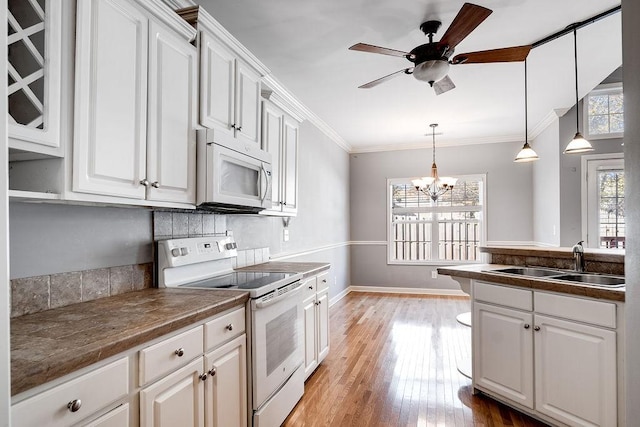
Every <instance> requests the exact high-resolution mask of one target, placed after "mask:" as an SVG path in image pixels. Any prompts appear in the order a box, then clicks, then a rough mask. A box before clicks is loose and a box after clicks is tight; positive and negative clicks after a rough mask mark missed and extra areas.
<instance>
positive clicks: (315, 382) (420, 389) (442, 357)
mask: <svg viewBox="0 0 640 427" xmlns="http://www.w3.org/2000/svg"><path fill="white" fill-rule="evenodd" d="M469 308H470V307H469V300H468V299H465V298H458V297H431V296H416V295H392V294H373V293H350V294H349V295H347V296H346V297H345V298H343V299H342V300H341V301H339V302H338V303H336V304H335V305H334V306H333V307H331V313H330V334H331V335H330V340H331V344H330V346H331V349H330V351H329V355H328V356H327V358H326V359H325V360H324V362H323V363H322V364H321V365H320V366H319V367H318V369H317V370H316V371H315V372H314V373H313V374H312V375H311V376H310V377H309V379H308V380H307V382H306V384H305V394H304V396H303V397H302V399H301V400H300V402H298V405H297V406H296V407H295V408H294V410H293V412H292V413H291V414H290V415H289V417H288V418H287V420H285V422H284V426H445V427H450V426H514V427H518V426H544V425H545V424H543V423H541V422H539V421H536V420H534V419H532V418H530V417H528V416H526V415H524V414H521V413H519V412H517V411H514V410H512V409H510V408H508V407H506V406H504V405H502V404H500V403H497V402H495V401H494V400H492V399H489V398H487V397H485V396H473V395H472V394H471V381H470V380H468V379H467V378H465V377H464V376H462V375H461V374H460V373H459V372H458V371H457V363H458V361H461V360H464V359H465V358H468V357H469V356H470V355H471V330H470V328H467V327H465V326H462V325H460V324H458V323H457V322H456V320H455V318H456V315H458V314H459V313H461V312H464V311H469Z"/></svg>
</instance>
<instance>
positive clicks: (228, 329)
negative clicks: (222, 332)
mask: <svg viewBox="0 0 640 427" xmlns="http://www.w3.org/2000/svg"><path fill="white" fill-rule="evenodd" d="M225 329H226V330H227V331H233V323H229V324H228V325H227V326H225Z"/></svg>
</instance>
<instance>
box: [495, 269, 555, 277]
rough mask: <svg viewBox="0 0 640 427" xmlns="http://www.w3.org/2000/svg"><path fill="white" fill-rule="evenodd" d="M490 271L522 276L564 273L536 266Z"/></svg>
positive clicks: (545, 275)
mask: <svg viewBox="0 0 640 427" xmlns="http://www.w3.org/2000/svg"><path fill="white" fill-rule="evenodd" d="M487 271H488V272H489V273H507V274H519V275H521V276H534V277H549V276H557V275H558V274H563V272H562V271H558V270H548V269H546V268H534V267H510V268H500V269H497V270H487Z"/></svg>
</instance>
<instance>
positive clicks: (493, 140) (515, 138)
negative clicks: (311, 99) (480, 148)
mask: <svg viewBox="0 0 640 427" xmlns="http://www.w3.org/2000/svg"><path fill="white" fill-rule="evenodd" d="M521 141H522V135H503V136H489V137H482V138H461V139H451V140H445V141H438V147H439V148H443V147H460V146H464V145H481V144H501V143H505V142H513V143H515V142H520V143H522V142H521ZM423 148H431V143H430V142H416V143H407V144H385V145H369V146H364V147H355V148H352V149H351V151H350V153H351V154H358V153H372V152H381V151H397V150H418V149H423Z"/></svg>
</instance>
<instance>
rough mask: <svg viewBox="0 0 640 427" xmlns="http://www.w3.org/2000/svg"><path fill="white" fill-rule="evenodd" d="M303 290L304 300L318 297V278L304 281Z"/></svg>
mask: <svg viewBox="0 0 640 427" xmlns="http://www.w3.org/2000/svg"><path fill="white" fill-rule="evenodd" d="M302 286H303V288H304V290H303V291H302V292H304V296H303V297H302V298H303V299H307V298H308V297H309V296H311V295H313V296H315V295H316V290H317V289H318V281H317V277H315V276H314V277H311V278H309V279H304V283H303V285H302Z"/></svg>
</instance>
